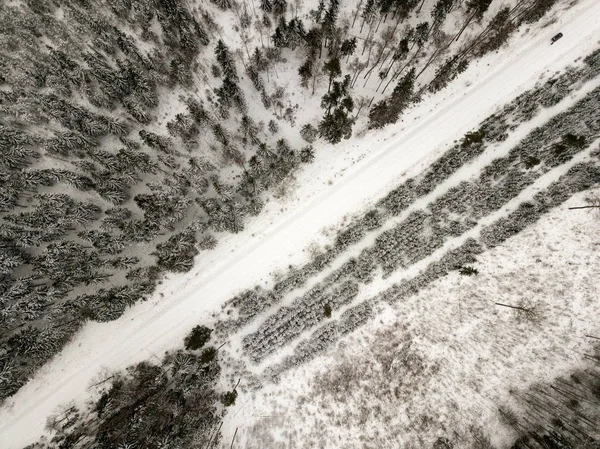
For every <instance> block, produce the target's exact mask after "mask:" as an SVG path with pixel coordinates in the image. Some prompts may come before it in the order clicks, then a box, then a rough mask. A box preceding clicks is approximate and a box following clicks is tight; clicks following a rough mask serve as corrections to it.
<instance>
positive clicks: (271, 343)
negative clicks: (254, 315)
mask: <svg viewBox="0 0 600 449" xmlns="http://www.w3.org/2000/svg"><path fill="white" fill-rule="evenodd" d="M357 295H358V284H357V283H356V282H353V281H346V282H344V283H342V284H341V285H339V286H335V287H332V288H330V286H329V285H326V286H317V287H315V288H313V289H311V290H309V291H308V292H307V293H306V294H304V295H303V296H301V297H300V298H298V299H296V300H295V301H294V302H293V303H292V304H291V305H290V306H289V307H285V308H282V309H280V310H279V311H278V312H277V313H276V314H275V315H272V316H271V317H269V318H268V319H267V320H266V321H265V322H264V323H262V324H261V325H260V326H259V328H258V329H257V330H256V331H255V332H253V333H252V334H249V335H247V336H246V337H244V339H243V342H242V344H243V347H244V350H245V351H246V352H247V353H248V355H249V356H250V358H251V359H252V361H253V362H255V363H258V362H260V361H261V360H262V359H264V358H265V357H266V356H268V355H269V354H272V353H273V352H275V351H277V350H279V349H280V348H282V347H284V346H285V345H286V344H288V343H289V342H290V341H291V340H293V339H294V338H296V337H298V336H300V334H301V333H302V332H304V331H306V330H308V329H310V328H312V327H314V326H316V325H318V324H319V322H321V321H322V320H324V319H326V318H327V316H326V315H327V313H325V312H324V311H325V310H329V315H330V314H331V310H332V309H337V308H339V307H342V306H343V305H345V304H348V303H350V302H351V301H352V300H353V299H354V298H356V296H357Z"/></svg>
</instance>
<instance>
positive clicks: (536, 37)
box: [0, 0, 600, 448]
mask: <svg viewBox="0 0 600 449" xmlns="http://www.w3.org/2000/svg"><path fill="white" fill-rule="evenodd" d="M598 16H600V4H599V3H598V2H597V1H595V0H587V1H586V0H583V1H581V2H579V3H578V4H577V5H576V6H574V7H572V8H571V9H569V10H567V11H566V12H565V13H563V14H562V15H561V17H560V18H559V19H558V20H557V21H556V22H555V23H553V24H552V26H550V27H547V28H544V29H541V30H539V31H535V32H534V31H530V32H528V33H527V32H524V33H522V35H521V36H516V37H515V38H514V39H513V40H512V41H511V45H510V48H509V49H504V50H502V51H501V52H500V53H499V54H495V55H490V56H488V57H486V58H484V59H482V60H480V61H479V62H478V63H476V64H473V65H472V66H471V67H470V68H469V69H468V70H467V71H466V72H465V73H463V74H462V75H461V77H460V78H459V79H458V80H457V81H455V82H454V83H453V84H452V85H451V86H450V87H449V88H448V89H447V90H445V91H442V92H441V93H439V94H438V95H436V96H433V97H431V98H427V99H426V100H425V101H424V102H423V103H421V104H420V105H418V106H417V107H416V108H414V109H413V110H412V111H410V112H409V113H408V114H406V116H405V117H404V120H403V122H402V123H400V124H398V125H396V126H394V127H390V128H389V129H386V130H384V131H382V132H379V133H373V134H369V135H367V136H366V137H362V138H354V139H351V140H349V141H347V142H345V143H344V144H343V145H339V146H337V147H329V146H325V145H324V146H323V147H322V148H320V149H319V150H318V154H317V161H316V163H315V164H314V165H312V166H311V167H309V168H307V169H306V170H304V171H303V172H302V173H300V174H299V176H298V179H297V188H296V190H294V192H293V194H292V196H291V197H288V198H285V199H284V200H278V201H276V200H271V202H270V203H269V204H268V205H267V208H266V211H265V213H264V214H263V215H261V216H260V217H259V218H257V219H256V220H254V221H253V222H250V223H249V224H248V226H247V227H246V230H245V231H244V232H243V233H240V234H238V235H232V236H227V237H226V238H225V239H223V241H222V243H221V244H220V245H219V247H218V248H217V249H216V250H215V251H214V252H213V253H211V254H209V255H203V256H202V257H201V258H200V259H199V260H198V261H197V264H196V267H195V269H194V270H193V271H192V272H190V273H188V274H186V275H182V276H172V277H171V278H170V279H168V280H166V281H165V282H164V284H163V285H162V286H161V288H159V290H158V291H157V293H156V294H155V295H154V297H153V298H152V299H151V300H150V301H148V302H146V303H144V304H140V305H137V306H135V307H133V308H131V309H130V310H129V311H128V312H127V313H126V314H125V315H124V316H123V317H122V318H120V319H119V320H117V321H114V322H111V323H102V324H100V323H91V324H89V325H88V326H86V328H85V329H84V330H83V331H82V332H81V333H80V334H79V335H78V336H77V337H76V338H75V339H74V341H73V342H72V343H71V344H69V345H68V346H67V347H66V348H65V350H63V352H62V353H61V354H60V355H59V356H57V357H56V358H55V359H54V360H53V361H52V362H51V363H49V364H47V365H46V366H45V367H44V368H43V369H42V370H40V372H39V373H38V374H37V375H36V377H35V378H34V379H33V380H32V381H31V382H30V383H29V384H28V385H26V386H25V387H24V388H22V389H21V391H20V392H19V393H17V394H16V395H15V396H14V397H12V398H11V399H10V400H8V401H7V403H6V404H5V406H4V407H3V408H2V410H0V423H1V424H0V440H1V441H2V442H3V447H6V448H13V447H14V448H18V447H22V446H23V445H25V444H27V443H30V442H32V441H34V440H35V439H37V437H38V436H39V435H40V434H41V433H42V430H43V427H44V423H45V420H46V417H47V416H48V415H49V414H51V413H52V411H53V410H54V409H55V408H56V407H57V406H58V405H59V404H60V403H62V402H68V401H71V400H75V399H79V400H80V401H82V400H83V398H84V397H85V391H86V388H87V386H88V385H89V384H90V381H91V379H92V378H93V377H94V376H96V374H97V373H98V372H99V371H100V370H101V369H102V368H108V369H109V370H112V369H120V368H123V367H125V366H128V365H130V364H132V363H135V362H138V361H141V360H144V359H147V358H149V357H152V356H160V355H161V354H162V352H164V351H165V350H169V349H173V348H175V347H177V346H179V345H180V344H181V342H182V339H183V336H184V335H185V334H186V333H187V332H188V331H189V330H190V328H191V327H192V326H193V325H195V324H197V323H199V322H203V321H206V320H207V319H209V317H210V315H211V314H212V313H214V312H217V311H218V310H219V308H220V305H221V304H222V303H223V302H224V301H226V300H227V299H229V298H230V297H231V296H233V295H234V294H236V293H237V292H239V291H240V290H241V289H243V288H247V287H251V286H252V285H254V284H256V283H258V282H261V281H262V282H264V283H265V284H267V285H268V284H269V283H270V282H271V275H272V274H273V273H274V272H275V271H277V270H282V269H284V268H285V267H286V266H288V265H289V264H299V263H302V262H305V261H306V260H307V259H308V257H309V254H308V252H307V251H301V250H300V249H301V248H308V247H309V246H310V244H311V243H315V242H316V243H318V242H319V240H320V238H322V237H320V234H321V231H322V230H323V229H325V228H328V227H332V226H335V225H336V224H338V223H339V222H341V221H342V220H343V218H344V217H345V216H346V215H348V214H352V213H356V212H359V211H360V210H364V209H365V208H366V207H368V206H369V205H371V204H373V203H374V202H375V201H376V200H377V199H378V198H380V197H382V196H383V195H384V194H385V193H387V192H388V191H389V190H390V189H391V188H392V187H394V186H395V185H397V184H398V183H399V182H401V181H402V179H403V176H404V172H406V171H408V170H411V171H414V170H418V169H420V168H423V167H426V166H427V165H428V164H429V163H430V162H431V161H432V160H433V159H434V158H436V157H437V156H439V155H440V154H441V153H442V152H443V151H444V150H445V149H447V147H448V146H449V145H450V144H451V143H452V142H453V140H455V139H459V138H461V137H462V136H463V135H464V134H465V132H467V131H470V130H471V129H473V128H474V127H476V126H477V124H478V123H479V122H480V121H481V120H483V119H484V118H485V117H487V116H488V115H490V114H491V113H493V112H494V111H495V110H496V109H497V107H499V106H501V105H503V104H505V103H506V102H508V101H510V100H511V99H512V98H514V97H515V96H516V95H518V94H519V93H521V92H523V91H525V90H527V89H529V88H531V87H533V85H534V84H535V83H536V81H538V80H539V79H540V77H549V76H550V75H552V74H554V73H555V72H556V71H558V70H560V69H562V68H564V67H565V66H567V65H568V64H571V63H573V62H574V61H575V60H577V59H578V58H580V57H582V56H585V55H587V54H588V53H590V52H591V51H592V50H593V49H594V48H595V47H596V46H597V43H598V40H599V39H600V30H599V29H598V27H597V17H598ZM559 30H560V31H562V32H563V33H564V35H565V37H564V38H563V39H562V40H560V41H559V42H557V43H556V44H555V45H553V46H550V45H549V39H550V37H551V36H552V35H554V34H555V33H556V32H558V31H559Z"/></svg>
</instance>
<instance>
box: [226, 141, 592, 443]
mask: <svg viewBox="0 0 600 449" xmlns="http://www.w3.org/2000/svg"><path fill="white" fill-rule="evenodd" d="M596 145H597V143H595V144H594V147H596ZM596 194H598V191H596ZM589 195H590V192H582V193H580V194H577V195H575V196H574V197H572V198H571V199H569V200H568V201H567V203H566V204H565V205H564V206H562V207H560V208H557V209H555V210H553V211H551V212H550V213H548V214H547V215H545V216H543V217H542V218H541V219H540V220H539V221H538V222H537V223H536V224H535V225H533V226H531V227H529V228H527V229H526V230H524V231H522V232H521V233H520V234H518V235H516V236H514V237H512V238H510V239H509V240H507V241H506V242H505V243H504V244H503V245H501V246H498V247H496V248H494V249H493V250H491V251H488V252H486V253H483V254H481V255H479V256H478V261H477V263H476V264H475V266H476V268H477V269H478V270H479V274H478V275H477V276H473V277H466V276H461V275H460V274H458V273H457V272H456V271H454V272H452V273H450V274H448V275H447V276H445V277H443V278H441V279H439V280H438V281H436V282H434V283H432V284H431V285H430V286H429V287H427V288H425V289H424V290H422V291H421V292H419V293H418V294H417V295H414V296H412V297H409V298H406V299H405V300H403V301H400V302H397V303H395V304H393V305H392V306H385V307H383V308H382V310H381V312H380V313H379V314H378V315H377V316H375V317H374V318H373V319H372V320H371V321H370V323H368V324H367V325H365V326H364V327H362V328H361V329H360V330H359V331H357V332H356V333H354V334H352V335H350V336H349V337H346V338H343V339H342V340H340V342H339V343H338V344H337V345H336V346H335V347H332V348H331V350H330V351H329V352H328V353H327V354H326V355H324V356H321V357H318V358H316V359H314V360H313V361H312V362H310V363H308V364H307V365H304V366H301V367H299V368H298V369H296V370H293V371H289V372H288V373H286V374H285V375H283V376H282V378H281V380H280V382H279V383H278V384H271V385H267V386H266V387H264V388H262V389H261V390H259V391H258V392H256V393H253V395H252V400H250V399H249V398H247V396H246V395H240V397H239V405H237V406H236V407H235V408H234V409H233V410H231V412H230V413H229V414H228V415H227V416H226V418H225V424H224V426H223V434H224V442H226V443H229V441H230V440H231V435H232V434H233V432H234V430H235V429H236V428H238V433H237V439H236V441H237V444H239V445H240V447H245V448H248V449H252V448H262V447H269V448H271V449H276V448H288V447H322V448H336V449H340V448H355V447H365V448H371V447H373V448H374V447H432V444H433V442H434V441H435V439H436V438H437V437H440V436H446V437H449V438H450V439H451V440H454V442H455V445H454V447H457V442H460V445H458V447H472V446H470V445H469V438H471V441H472V437H471V436H470V435H471V432H472V431H473V429H472V427H471V426H475V427H479V428H481V429H483V430H484V431H485V433H486V434H487V436H490V437H492V443H493V447H507V445H508V444H510V443H511V442H512V441H513V439H514V438H515V437H516V435H515V434H514V433H513V432H512V431H510V430H509V429H508V428H506V427H505V426H503V425H502V424H501V423H500V422H499V417H498V413H497V410H498V407H499V406H509V407H511V408H512V409H513V410H516V411H517V413H518V412H519V404H518V402H517V401H516V400H515V399H514V397H515V395H514V394H512V395H511V393H510V392H511V391H513V392H514V391H523V390H526V389H527V387H528V386H530V385H532V384H534V383H542V382H549V381H552V380H553V379H554V378H556V377H557V376H567V375H568V374H569V373H570V372H571V371H572V370H573V369H574V368H579V369H582V368H584V367H585V364H586V362H585V361H584V359H583V354H585V353H589V352H590V349H589V344H590V343H591V341H590V340H589V339H586V338H585V336H586V335H596V333H597V331H598V323H597V320H596V319H595V317H597V316H598V313H599V312H600V310H599V304H598V301H597V300H596V298H597V297H598V294H599V293H600V290H599V287H598V285H597V282H596V281H595V279H597V276H598V275H600V271H599V270H600V258H599V255H598V252H597V245H598V242H597V235H598V231H599V230H600V221H599V220H598V212H596V211H589V210H588V211H587V212H585V211H581V210H580V211H569V210H567V207H571V206H579V205H582V204H585V201H584V199H585V198H586V197H587V196H589ZM574 212H581V213H574ZM534 242H535V245H532V243H534ZM440 292H444V293H443V294H440ZM524 298H526V299H527V300H529V301H531V303H533V304H536V305H537V306H538V308H540V309H541V312H542V315H541V316H542V318H541V320H540V321H539V322H537V323H532V322H527V321H521V320H519V316H518V315H517V314H516V313H515V312H514V310H511V309H507V308H502V307H498V306H495V304H494V303H495V302H500V303H504V304H519V303H520V302H521V301H522V300H523V299H524ZM411 360H412V361H413V362H414V361H416V360H420V362H421V365H422V368H423V369H422V370H420V369H417V370H415V369H414V365H411V364H410V363H408V362H409V361H411ZM365 380H366V381H365ZM396 389H399V391H400V392H401V394H399V395H396V394H395V391H396ZM519 415H520V414H519ZM264 417H268V418H267V419H265V418H264ZM421 417H423V418H425V417H428V421H421ZM315 429H323V431H315ZM324 429H326V431H324ZM362 443H365V444H364V445H363V444H362ZM226 447H227V446H226Z"/></svg>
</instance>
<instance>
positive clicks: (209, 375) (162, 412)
mask: <svg viewBox="0 0 600 449" xmlns="http://www.w3.org/2000/svg"><path fill="white" fill-rule="evenodd" d="M215 354H216V351H215V349H214V348H212V352H210V354H209V352H208V351H205V352H203V353H202V354H196V353H194V352H191V351H183V350H178V351H176V352H173V353H168V354H166V355H165V357H164V358H163V359H162V360H161V362H160V364H151V363H148V362H142V363H139V364H137V365H134V366H132V367H130V368H128V369H127V371H126V372H122V373H121V372H120V373H117V374H113V375H112V376H109V377H108V378H106V379H103V380H101V381H100V385H99V387H100V388H101V390H102V391H101V394H100V396H99V399H97V400H95V401H94V402H93V403H92V404H91V405H90V406H89V407H88V408H87V409H84V410H79V409H77V408H75V407H69V408H66V410H64V411H61V412H59V413H57V414H56V415H54V416H52V417H50V418H49V419H48V428H49V430H51V431H52V432H53V435H52V437H51V438H50V440H49V441H47V442H39V443H36V444H33V445H31V446H28V447H29V448H31V449H33V448H48V449H49V448H60V449H70V448H87V447H94V448H98V449H112V448H116V447H144V448H148V449H158V448H163V449H164V448H173V449H175V448H207V447H210V448H212V447H216V446H217V445H218V443H219V442H220V439H221V433H220V425H221V420H222V416H223V413H224V412H223V409H222V407H220V406H218V405H217V403H218V402H219V399H220V398H221V400H222V398H224V397H226V395H227V393H225V394H220V393H219V392H218V391H217V382H218V379H219V375H220V371H221V368H220V366H219V362H218V357H217V356H216V355H215ZM209 355H210V356H209ZM106 385H108V386H106ZM233 392H234V394H235V389H234V390H233ZM228 393H229V396H230V395H231V392H228ZM229 396H227V397H229ZM234 402H235V400H234Z"/></svg>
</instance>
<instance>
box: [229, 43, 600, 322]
mask: <svg viewBox="0 0 600 449" xmlns="http://www.w3.org/2000/svg"><path fill="white" fill-rule="evenodd" d="M599 71H600V50H598V51H596V52H594V53H592V54H591V55H589V56H588V57H586V58H585V60H584V63H583V65H582V66H581V67H579V68H569V69H567V70H566V71H565V72H564V73H562V74H560V75H558V76H557V77H556V78H553V79H551V80H548V81H547V82H544V83H541V85H540V86H539V87H537V88H535V89H533V90H532V91H529V92H527V93H525V94H523V95H521V96H519V97H517V98H516V99H515V100H513V101H512V102H511V103H510V105H508V106H506V107H504V108H503V109H502V110H501V111H500V112H499V113H498V114H495V115H493V116H491V117H490V118H489V119H487V120H485V121H484V122H483V123H482V125H481V127H480V128H479V129H478V130H476V131H473V132H471V133H469V134H467V135H466V136H465V138H464V139H463V141H462V142H460V143H459V144H457V145H455V146H454V147H452V148H451V149H450V150H448V151H447V152H446V153H445V154H444V155H443V156H442V157H441V158H439V159H438V160H437V161H435V162H434V163H433V164H431V165H430V166H429V167H428V168H427V169H426V171H425V172H423V173H422V174H420V175H419V176H418V177H416V178H415V179H409V180H407V181H406V182H405V183H403V184H402V185H401V186H399V187H398V188H396V189H394V190H393V191H391V192H390V193H389V194H388V195H387V196H386V197H385V198H383V199H382V200H380V201H379V202H378V204H377V208H376V209H373V210H370V211H368V212H367V213H366V214H365V215H364V216H363V217H361V218H359V219H358V220H356V221H355V222H353V223H352V224H350V225H349V226H348V227H347V228H345V229H344V230H342V231H340V232H339V233H338V235H337V236H336V238H335V240H334V241H333V242H332V244H331V245H330V246H328V247H327V248H325V250H324V251H321V252H320V253H318V254H317V255H316V256H315V257H314V258H313V260H311V261H310V262H309V263H307V264H306V265H304V266H302V267H291V268H290V270H289V272H288V273H287V274H286V275H285V277H284V278H283V279H282V280H280V281H278V282H277V283H276V284H275V285H274V287H273V289H272V290H270V291H265V290H263V289H262V288H260V287H257V288H255V289H253V290H247V291H245V292H243V293H241V294H240V295H239V296H238V297H236V298H233V299H232V300H231V301H230V302H229V306H230V307H233V308H234V309H237V310H236V312H237V313H236V314H235V315H234V316H235V317H236V318H234V319H230V320H225V321H224V322H222V323H221V328H222V329H223V331H224V332H225V331H227V332H230V331H232V330H235V329H240V328H242V327H243V326H244V325H245V324H246V323H248V322H249V321H250V320H252V319H253V318H254V317H256V316H257V315H258V314H260V313H262V312H264V311H265V310H266V309H268V308H272V307H274V306H275V305H276V304H277V303H279V302H280V301H281V300H282V299H283V298H284V297H285V296H286V294H288V293H290V292H292V291H293V290H295V289H297V288H300V287H302V286H303V285H305V284H306V282H307V280H308V279H310V278H311V277H313V276H315V275H316V274H317V273H320V272H321V271H323V270H324V269H326V268H327V267H330V266H331V264H332V263H333V261H334V260H335V259H336V258H338V257H340V256H342V255H343V254H344V252H345V251H346V250H347V249H348V248H350V247H351V246H352V245H354V244H356V243H357V242H359V241H361V240H362V239H363V238H364V237H365V235H366V234H367V233H369V232H376V231H377V229H379V228H380V227H381V226H383V225H384V223H387V222H388V221H389V217H391V216H397V215H399V214H400V213H402V212H403V211H405V210H406V209H407V208H408V207H409V205H411V204H413V203H414V202H415V201H416V200H417V199H418V198H422V197H423V196H424V195H427V194H428V193H431V192H432V191H433V190H434V188H435V187H436V186H437V185H439V184H440V183H442V182H444V181H445V180H446V179H448V178H449V177H450V176H451V175H453V174H454V173H456V172H457V171H458V170H459V169H460V168H461V167H464V166H465V165H466V164H468V163H469V162H472V161H473V160H475V159H476V158H477V157H478V156H480V155H481V154H482V153H483V152H484V151H485V150H486V149H487V148H489V147H490V146H491V145H492V143H493V142H503V141H504V140H505V139H506V137H507V132H509V131H511V130H514V128H515V127H516V126H517V124H520V123H524V122H527V121H528V120H531V119H532V118H533V117H534V116H535V115H536V114H538V113H540V111H541V110H542V109H544V108H548V107H551V106H554V105H556V104H558V103H559V102H560V101H561V100H563V99H564V98H565V97H566V96H567V95H569V94H570V93H571V92H573V91H574V90H575V89H577V88H579V87H581V86H582V84H583V83H585V82H587V81H590V80H592V79H594V78H595V77H596V75H597V74H598V72H599ZM589 101H593V99H592V98H591V97H588V102H589ZM592 107H593V105H592V104H587V108H588V109H587V110H588V111H590V112H591V111H592V109H591V108H592ZM575 109H576V106H575V107H573V108H572V109H571V110H575ZM560 117H564V115H561V116H560ZM581 117H583V120H584V123H586V121H587V123H588V125H589V126H590V127H591V129H592V130H593V129H595V128H596V125H595V124H594V123H593V120H594V119H593V117H594V115H593V114H585V117H584V116H583V115H582V116H581ZM559 121H560V118H557V119H554V121H553V122H552V123H553V124H554V123H558V122H559ZM552 127H553V125H550V128H552ZM550 128H543V129H546V131H545V132H546V133H548V132H549V129H550ZM574 129H577V127H575V128H574ZM538 132H540V131H536V133H532V134H531V135H530V137H529V138H530V141H529V143H524V145H526V146H527V147H526V148H524V149H522V150H520V154H519V155H517V153H518V152H519V150H515V151H513V153H512V158H514V157H517V156H519V157H521V158H522V159H523V161H522V163H523V166H527V167H528V168H533V167H535V165H537V164H538V163H539V162H537V161H538V159H539V158H538V157H537V156H536V155H535V154H532V155H528V154H525V153H527V151H530V150H531V149H532V145H533V144H534V142H535V140H536V139H537V138H538V134H537V133H538ZM575 137H576V136H575ZM557 151H559V152H560V146H558V147H557ZM565 156H566V157H568V155H565ZM555 159H556V158H555ZM502 161H504V162H502ZM540 162H541V160H540ZM502 163H505V164H507V163H508V164H510V163H511V162H510V161H509V160H506V159H498V160H497V161H496V164H498V167H495V166H490V167H489V169H488V170H490V171H491V172H493V171H494V170H504V169H505V168H506V167H501V166H500V164H502ZM552 163H556V161H555V162H552ZM552 163H551V164H552ZM545 169H546V168H544V170H545ZM522 172H523V171H522V170H518V171H514V172H513V173H512V174H511V175H510V176H512V178H511V177H509V178H507V179H505V180H504V181H502V182H504V183H505V184H507V185H509V186H513V187H517V188H518V186H517V184H518V183H519V182H530V181H531V179H530V180H529V181H525V177H526V176H527V175H526V174H523V173H522ZM490 175H491V173H490ZM519 179H521V181H518V180H519ZM532 179H533V178H532ZM482 182H483V181H482ZM490 182H492V183H494V182H495V181H485V183H490ZM468 186H469V185H468V184H463V185H461V186H460V187H458V188H456V189H453V190H452V193H449V194H448V195H449V196H447V197H446V199H445V200H440V202H438V203H437V204H436V205H434V206H431V207H434V208H435V210H432V212H433V213H434V215H435V213H436V212H439V211H440V210H439V209H440V207H443V202H444V201H446V202H447V201H449V200H450V199H451V195H456V196H460V195H461V194H463V193H464V192H462V190H464V189H466V188H467V187H468ZM470 188H471V189H477V188H479V189H480V192H479V193H478V194H477V196H478V197H479V198H480V200H479V201H480V202H481V201H485V198H486V194H487V191H486V187H485V186H483V185H480V186H479V187H475V186H470ZM472 193H473V194H474V193H475V192H474V191H472ZM461 204H463V206H460V205H459V204H458V203H455V204H454V206H453V207H455V208H456V207H465V206H464V205H465V203H461ZM475 209H477V208H475ZM485 210H486V208H485V207H483V208H478V210H477V211H475V213H477V214H481V213H483V211H485ZM445 213H449V211H445ZM451 226H454V232H460V230H461V228H464V227H465V226H466V224H464V223H462V224H461V223H457V222H456V221H454V222H452V223H451ZM371 257H372V254H369V253H368V252H362V253H361V254H360V257H358V258H357V260H353V261H350V262H347V263H345V264H344V266H343V267H342V268H340V269H338V270H336V273H334V274H332V277H333V278H337V277H339V275H340V273H341V272H342V273H343V272H345V271H347V270H348V269H350V266H353V267H356V270H357V271H358V272H361V273H362V274H358V275H359V276H362V279H364V280H365V281H366V280H368V279H370V278H371V276H372V273H373V270H372V269H371V268H370V267H369V262H368V260H369V259H371ZM357 261H360V263H359V264H358V266H357V264H356V262H357Z"/></svg>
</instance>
